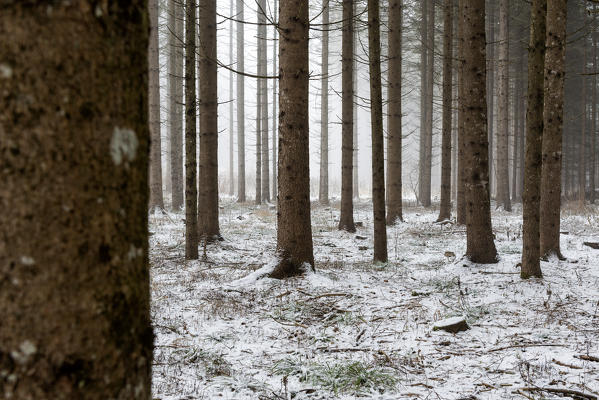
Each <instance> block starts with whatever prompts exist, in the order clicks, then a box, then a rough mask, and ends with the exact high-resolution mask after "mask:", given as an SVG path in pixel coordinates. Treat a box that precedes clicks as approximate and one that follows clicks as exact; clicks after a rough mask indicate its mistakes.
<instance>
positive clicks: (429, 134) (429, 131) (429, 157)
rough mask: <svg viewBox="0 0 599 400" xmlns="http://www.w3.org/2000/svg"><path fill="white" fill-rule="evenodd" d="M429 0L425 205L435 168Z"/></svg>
mask: <svg viewBox="0 0 599 400" xmlns="http://www.w3.org/2000/svg"><path fill="white" fill-rule="evenodd" d="M426 1H428V8H427V12H428V23H427V28H426V29H427V30H428V34H427V35H426V40H427V44H426V48H427V53H426V56H427V57H428V60H427V62H426V104H425V121H424V123H425V127H426V135H425V141H424V181H423V187H422V197H421V203H422V205H423V206H424V207H430V206H431V179H432V168H433V95H434V85H433V84H434V76H433V72H434V69H435V2H434V0H426Z"/></svg>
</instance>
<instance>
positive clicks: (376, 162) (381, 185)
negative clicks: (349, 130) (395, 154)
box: [368, 0, 387, 263]
mask: <svg viewBox="0 0 599 400" xmlns="http://www.w3.org/2000/svg"><path fill="white" fill-rule="evenodd" d="M380 23H381V20H380V13H379V2H378V0H368V53H369V54H368V59H369V64H370V110H371V117H370V118H371V121H370V124H371V130H372V133H371V134H372V204H373V213H374V261H375V262H382V263H385V262H387V227H386V221H385V142H384V137H383V100H382V86H381V32H380Z"/></svg>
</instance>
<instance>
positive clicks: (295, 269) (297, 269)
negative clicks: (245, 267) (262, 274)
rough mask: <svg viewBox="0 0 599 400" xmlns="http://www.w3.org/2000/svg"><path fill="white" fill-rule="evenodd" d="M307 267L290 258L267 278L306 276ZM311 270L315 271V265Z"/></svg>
mask: <svg viewBox="0 0 599 400" xmlns="http://www.w3.org/2000/svg"><path fill="white" fill-rule="evenodd" d="M306 265H307V263H302V264H297V263H295V262H293V261H291V260H290V259H289V258H283V259H281V261H279V263H278V264H277V265H276V267H275V268H274V269H273V270H272V272H270V273H269V274H268V275H267V276H268V277H269V278H272V279H286V278H293V277H294V276H300V275H304V274H305V273H306ZM310 268H311V269H312V271H315V270H314V266H313V265H311V266H310Z"/></svg>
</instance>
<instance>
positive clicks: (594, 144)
mask: <svg viewBox="0 0 599 400" xmlns="http://www.w3.org/2000/svg"><path fill="white" fill-rule="evenodd" d="M592 35H593V76H592V77H591V83H592V89H591V112H592V117H591V166H590V168H589V172H590V175H589V186H590V187H589V189H590V192H591V197H590V198H589V201H590V203H591V204H595V179H596V178H595V171H596V168H597V5H596V4H593V30H592Z"/></svg>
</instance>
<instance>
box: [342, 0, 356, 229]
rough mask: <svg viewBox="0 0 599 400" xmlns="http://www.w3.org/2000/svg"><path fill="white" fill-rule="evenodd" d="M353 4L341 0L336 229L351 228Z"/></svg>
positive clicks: (352, 208) (353, 226) (352, 224)
mask: <svg viewBox="0 0 599 400" xmlns="http://www.w3.org/2000/svg"><path fill="white" fill-rule="evenodd" d="M353 11H354V5H353V0H343V33H342V35H343V37H342V44H341V46H342V47H341V52H342V53H341V86H342V88H341V214H340V216H339V229H341V230H346V231H348V232H355V231H356V227H355V225H354V205H353V199H352V197H353V183H354V182H353V176H352V175H353V172H354V168H353V158H354V142H353V140H354V43H353V42H354V19H353Z"/></svg>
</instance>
